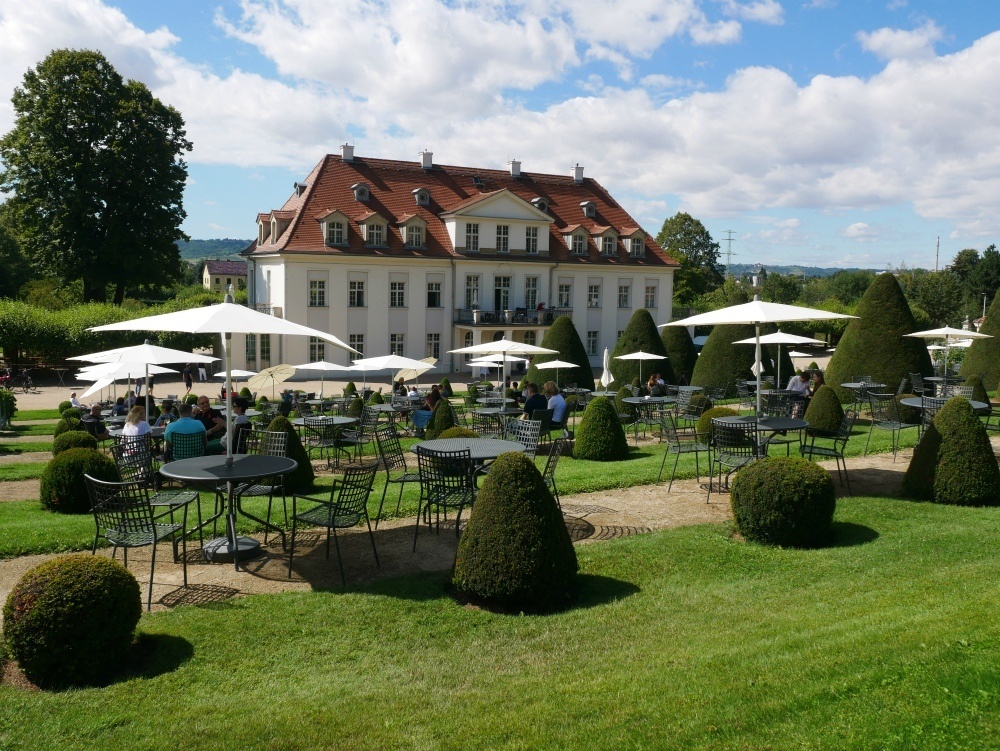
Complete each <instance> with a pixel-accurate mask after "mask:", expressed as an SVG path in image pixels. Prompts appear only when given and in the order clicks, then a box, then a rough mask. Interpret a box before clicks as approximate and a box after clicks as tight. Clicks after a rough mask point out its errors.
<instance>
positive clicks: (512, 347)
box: [448, 339, 559, 355]
mask: <svg viewBox="0 0 1000 751" xmlns="http://www.w3.org/2000/svg"><path fill="white" fill-rule="evenodd" d="M448 353H449V354H456V355H503V354H508V355H558V354H559V352H558V351H556V350H554V349H547V348H546V347H536V346H535V345H534V344H525V343H524V342H512V341H510V340H509V339H498V340H497V341H495V342H483V343H482V344H473V345H472V346H471V347H460V348H459V349H449V350H448Z"/></svg>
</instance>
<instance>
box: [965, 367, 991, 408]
mask: <svg viewBox="0 0 1000 751" xmlns="http://www.w3.org/2000/svg"><path fill="white" fill-rule="evenodd" d="M965 385H966V386H970V387H972V396H970V397H969V398H970V399H972V401H974V402H983V403H984V404H989V403H990V395H989V394H987V393H986V387H985V386H983V379H982V378H980V377H979V376H978V375H972V376H969V377H968V378H966V379H965ZM976 414H977V415H979V416H980V417H986V416H988V415H989V414H990V408H989V407H985V408H984V409H980V410H976Z"/></svg>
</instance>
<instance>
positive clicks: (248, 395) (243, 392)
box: [240, 386, 253, 399]
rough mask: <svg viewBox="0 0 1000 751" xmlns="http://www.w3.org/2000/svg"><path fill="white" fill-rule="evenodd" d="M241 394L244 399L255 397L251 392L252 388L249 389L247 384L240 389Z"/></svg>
mask: <svg viewBox="0 0 1000 751" xmlns="http://www.w3.org/2000/svg"><path fill="white" fill-rule="evenodd" d="M240 396H242V397H243V398H244V399H252V398H253V394H252V393H251V392H250V389H248V388H247V387H246V386H244V387H243V388H241V389H240Z"/></svg>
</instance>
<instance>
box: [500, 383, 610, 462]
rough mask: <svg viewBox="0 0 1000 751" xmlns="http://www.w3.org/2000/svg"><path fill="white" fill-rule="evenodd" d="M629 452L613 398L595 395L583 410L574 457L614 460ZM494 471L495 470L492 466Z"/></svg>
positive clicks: (603, 460)
mask: <svg viewBox="0 0 1000 751" xmlns="http://www.w3.org/2000/svg"><path fill="white" fill-rule="evenodd" d="M627 456H628V441H627V440H626V438H625V429H624V428H622V424H621V420H619V419H618V413H617V412H616V411H615V407H614V405H613V404H612V402H611V400H610V399H607V398H606V397H603V396H598V397H595V398H594V399H593V400H592V401H591V402H590V404H588V405H587V409H585V410H584V412H583V419H582V420H580V427H579V428H577V431H576V443H575V444H574V446H573V458H574V459H589V460H591V461H595V462H614V461H618V460H619V459H624V458H626V457H627ZM491 471H492V470H491Z"/></svg>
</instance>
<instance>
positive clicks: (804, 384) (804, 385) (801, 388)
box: [788, 370, 810, 396]
mask: <svg viewBox="0 0 1000 751" xmlns="http://www.w3.org/2000/svg"><path fill="white" fill-rule="evenodd" d="M809 385H810V383H809V374H808V373H807V372H806V371H804V370H803V371H802V372H801V373H799V374H797V375H794V376H792V378H791V380H790V381H789V382H788V390H789V391H794V392H795V393H796V394H800V395H802V396H809Z"/></svg>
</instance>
